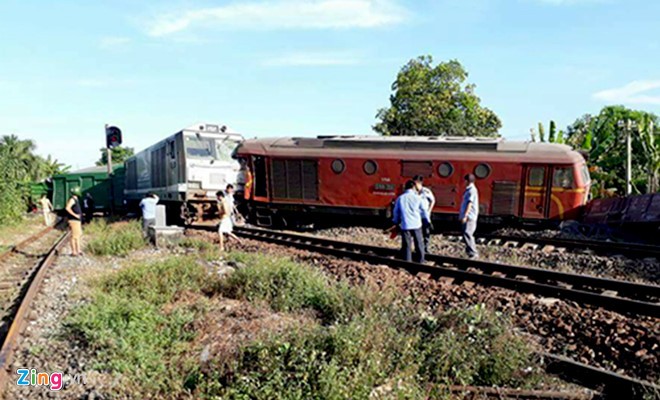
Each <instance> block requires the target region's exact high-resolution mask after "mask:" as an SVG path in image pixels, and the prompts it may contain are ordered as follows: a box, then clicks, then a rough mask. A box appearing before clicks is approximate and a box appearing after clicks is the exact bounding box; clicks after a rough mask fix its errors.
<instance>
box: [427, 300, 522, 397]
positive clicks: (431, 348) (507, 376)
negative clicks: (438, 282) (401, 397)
mask: <svg viewBox="0 0 660 400" xmlns="http://www.w3.org/2000/svg"><path fill="white" fill-rule="evenodd" d="M422 325H423V331H422V340H421V346H420V351H421V354H422V356H423V358H424V359H423V362H422V365H421V370H420V373H421V374H422V375H423V376H424V377H425V379H427V380H429V381H430V382H436V383H442V382H451V383H455V384H461V385H484V386H491V385H503V384H510V385H515V386H517V385H518V384H520V383H522V381H523V380H524V378H525V377H523V376H522V373H521V371H522V370H523V369H524V368H525V367H527V366H528V365H529V363H530V360H531V352H530V349H529V346H528V345H527V344H526V343H525V342H524V341H523V340H522V339H520V338H518V337H517V336H515V335H513V334H512V333H511V332H510V325H509V324H507V323H506V321H504V320H503V319H502V317H501V316H498V315H497V314H495V313H493V312H492V311H489V310H487V309H486V308H485V307H483V306H475V307H472V308H469V309H467V310H454V311H450V312H448V313H446V314H442V315H440V316H439V317H438V318H431V319H427V320H425V321H424V323H423V324H422Z"/></svg>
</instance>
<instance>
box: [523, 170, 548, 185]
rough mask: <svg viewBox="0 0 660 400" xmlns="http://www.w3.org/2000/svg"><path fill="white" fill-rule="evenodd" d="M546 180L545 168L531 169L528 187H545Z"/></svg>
mask: <svg viewBox="0 0 660 400" xmlns="http://www.w3.org/2000/svg"><path fill="white" fill-rule="evenodd" d="M544 180H545V167H532V168H530V169H529V179H528V180H527V186H543V181H544Z"/></svg>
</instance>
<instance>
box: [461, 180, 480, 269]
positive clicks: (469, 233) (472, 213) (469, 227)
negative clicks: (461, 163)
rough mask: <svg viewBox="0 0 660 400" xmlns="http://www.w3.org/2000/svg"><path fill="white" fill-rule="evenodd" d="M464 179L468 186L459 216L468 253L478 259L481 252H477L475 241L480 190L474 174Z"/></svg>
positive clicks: (472, 257)
mask: <svg viewBox="0 0 660 400" xmlns="http://www.w3.org/2000/svg"><path fill="white" fill-rule="evenodd" d="M464 180H465V184H466V187H465V192H464V193H463V201H462V202H461V211H460V214H459V218H460V220H461V227H462V231H463V241H464V242H465V250H466V252H467V255H468V257H469V258H471V259H476V258H478V257H479V253H477V245H476V243H475V241H474V232H475V231H476V230H477V219H478V218H479V191H478V190H477V187H476V186H475V184H474V182H475V180H476V179H475V176H474V175H473V174H467V175H465V177H464Z"/></svg>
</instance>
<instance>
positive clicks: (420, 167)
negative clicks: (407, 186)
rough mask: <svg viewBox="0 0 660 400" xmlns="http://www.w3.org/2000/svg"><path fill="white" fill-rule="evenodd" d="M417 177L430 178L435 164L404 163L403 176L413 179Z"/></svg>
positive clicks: (402, 165) (402, 164)
mask: <svg viewBox="0 0 660 400" xmlns="http://www.w3.org/2000/svg"><path fill="white" fill-rule="evenodd" d="M415 175H421V176H423V177H425V178H428V177H430V176H431V175H433V163H432V162H431V161H402V162H401V176H405V177H413V176H415Z"/></svg>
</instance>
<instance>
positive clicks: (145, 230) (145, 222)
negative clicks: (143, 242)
mask: <svg viewBox="0 0 660 400" xmlns="http://www.w3.org/2000/svg"><path fill="white" fill-rule="evenodd" d="M150 226H156V218H149V219H144V218H142V235H143V236H144V237H145V238H146V237H148V236H149V227H150Z"/></svg>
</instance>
